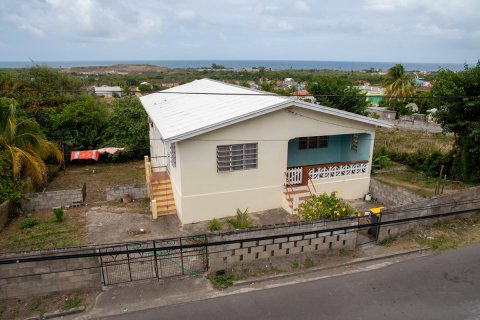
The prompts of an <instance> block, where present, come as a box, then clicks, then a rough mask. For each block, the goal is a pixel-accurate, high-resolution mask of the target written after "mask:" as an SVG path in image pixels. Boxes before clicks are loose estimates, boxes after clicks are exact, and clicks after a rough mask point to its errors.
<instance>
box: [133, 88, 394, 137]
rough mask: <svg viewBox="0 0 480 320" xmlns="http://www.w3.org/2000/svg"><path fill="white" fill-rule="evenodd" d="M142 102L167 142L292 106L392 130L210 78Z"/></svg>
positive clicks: (382, 123) (379, 124)
mask: <svg viewBox="0 0 480 320" xmlns="http://www.w3.org/2000/svg"><path fill="white" fill-rule="evenodd" d="M140 100H141V102H142V104H143V107H144V108H145V110H146V111H147V113H148V116H149V117H150V119H151V120H152V121H153V123H154V124H155V125H156V127H157V128H158V130H159V131H160V134H161V136H162V138H163V139H164V140H165V141H180V140H184V139H187V138H191V137H194V136H196V135H199V134H202V133H206V132H209V131H212V130H215V129H218V128H222V127H225V126H228V125H230V124H233V123H236V122H239V121H243V120H246V119H250V118H254V117H257V116H259V115H262V114H266V113H269V112H272V111H276V110H280V109H283V108H286V107H289V106H298V107H303V108H306V109H311V110H315V111H319V112H322V113H327V114H332V115H335V116H340V117H344V118H348V119H352V120H356V121H360V122H364V123H368V124H371V125H378V126H382V127H391V125H390V124H388V123H385V122H383V121H380V120H376V119H372V118H367V117H363V116H359V115H357V114H353V113H349V112H345V111H342V110H337V109H333V108H328V107H323V106H320V105H316V104H312V103H307V102H302V101H298V100H294V99H291V98H287V97H282V96H276V95H271V94H270V93H268V94H266V93H265V92H261V91H256V90H252V89H248V88H244V87H240V86H236V85H232V84H227V83H223V82H219V81H214V80H210V79H201V80H195V81H193V82H190V83H187V84H184V85H181V86H177V87H174V88H170V89H167V90H163V91H160V92H157V93H153V94H149V95H146V96H143V97H141V98H140Z"/></svg>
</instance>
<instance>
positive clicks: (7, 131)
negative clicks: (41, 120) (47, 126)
mask: <svg viewBox="0 0 480 320" xmlns="http://www.w3.org/2000/svg"><path fill="white" fill-rule="evenodd" d="M16 108H17V103H16V101H15V100H13V99H9V98H0V151H5V153H4V155H5V154H6V161H9V163H10V169H11V175H12V178H13V179H14V180H16V179H17V178H19V177H22V176H23V177H27V178H30V179H31V181H32V182H33V183H34V184H41V183H43V182H45V180H46V178H47V167H46V165H45V160H46V159H48V158H49V157H54V158H55V159H56V160H57V161H58V162H60V163H61V162H63V155H62V153H61V152H60V150H59V149H58V148H57V146H56V145H55V144H54V143H52V142H50V141H48V140H47V139H46V138H45V135H44V134H43V133H42V131H41V129H40V126H39V125H38V123H36V122H35V121H34V120H32V119H22V120H19V119H17V114H16Z"/></svg>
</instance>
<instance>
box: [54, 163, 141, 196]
mask: <svg viewBox="0 0 480 320" xmlns="http://www.w3.org/2000/svg"><path fill="white" fill-rule="evenodd" d="M83 183H86V184H87V198H86V203H87V204H93V203H95V202H99V201H105V200H106V189H107V187H109V186H112V185H116V184H129V183H145V163H144V161H143V160H137V161H129V162H119V163H111V162H109V163H106V162H103V163H92V164H83V165H70V166H68V167H67V169H66V170H65V172H63V171H60V172H59V173H58V174H57V175H56V176H55V177H54V178H53V179H52V180H51V181H50V182H48V184H47V187H46V189H45V191H54V190H66V189H78V188H81V187H82V185H83Z"/></svg>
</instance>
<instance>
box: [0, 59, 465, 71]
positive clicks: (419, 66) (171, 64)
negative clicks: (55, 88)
mask: <svg viewBox="0 0 480 320" xmlns="http://www.w3.org/2000/svg"><path fill="white" fill-rule="evenodd" d="M214 63H215V64H217V65H223V66H224V67H225V68H252V67H265V68H267V69H273V70H343V71H361V70H370V69H374V70H387V69H388V68H390V67H391V66H393V65H394V64H396V63H397V62H362V61H302V60H118V61H115V60H111V61H93V60H92V61H35V62H30V61H0V68H25V67H31V66H33V65H35V64H38V65H46V66H49V67H52V68H68V67H86V66H111V65H115V64H151V65H155V66H163V67H168V68H209V67H211V65H212V64H214ZM402 65H403V66H404V67H405V70H407V71H438V70H439V69H440V68H445V69H450V70H462V69H463V64H462V63H411V62H404V63H402Z"/></svg>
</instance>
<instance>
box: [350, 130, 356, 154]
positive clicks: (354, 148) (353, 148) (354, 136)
mask: <svg viewBox="0 0 480 320" xmlns="http://www.w3.org/2000/svg"><path fill="white" fill-rule="evenodd" d="M351 149H352V151H357V149H358V134H356V133H355V134H352V144H351Z"/></svg>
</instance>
